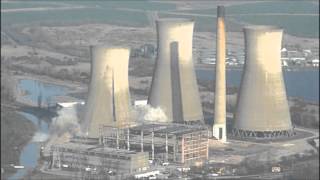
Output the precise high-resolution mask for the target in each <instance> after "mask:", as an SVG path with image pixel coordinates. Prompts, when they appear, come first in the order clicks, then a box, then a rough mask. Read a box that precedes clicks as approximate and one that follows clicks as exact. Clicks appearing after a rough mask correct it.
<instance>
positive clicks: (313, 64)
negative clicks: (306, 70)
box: [311, 59, 319, 67]
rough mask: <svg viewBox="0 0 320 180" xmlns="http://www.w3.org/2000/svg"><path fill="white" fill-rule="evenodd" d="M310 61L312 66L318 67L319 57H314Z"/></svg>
mask: <svg viewBox="0 0 320 180" xmlns="http://www.w3.org/2000/svg"><path fill="white" fill-rule="evenodd" d="M311 62H312V66H313V67H319V59H314V60H312V61H311Z"/></svg>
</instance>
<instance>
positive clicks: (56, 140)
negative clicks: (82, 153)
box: [47, 105, 82, 146]
mask: <svg viewBox="0 0 320 180" xmlns="http://www.w3.org/2000/svg"><path fill="white" fill-rule="evenodd" d="M80 106H82V105H74V106H71V107H65V108H62V109H60V110H59V111H58V112H57V114H58V116H57V117H55V118H54V119H53V120H52V123H51V126H50V129H49V135H50V136H49V142H47V146H50V145H52V144H62V143H65V142H69V141H70V138H71V137H73V136H76V135H81V134H82V133H81V129H80V122H79V119H80V118H79V116H78V115H79V113H78V111H79V110H78V109H79V108H81V107H80Z"/></svg>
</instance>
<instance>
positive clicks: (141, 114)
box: [133, 105, 167, 123]
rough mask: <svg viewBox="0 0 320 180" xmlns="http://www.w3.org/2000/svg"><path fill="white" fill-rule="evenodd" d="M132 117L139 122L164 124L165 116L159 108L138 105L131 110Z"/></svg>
mask: <svg viewBox="0 0 320 180" xmlns="http://www.w3.org/2000/svg"><path fill="white" fill-rule="evenodd" d="M133 116H134V117H135V119H136V121H137V122H138V123H139V122H166V121H167V116H166V115H165V113H164V112H163V110H162V109H161V108H160V107H157V108H153V107H151V106H150V105H138V106H135V107H134V109H133Z"/></svg>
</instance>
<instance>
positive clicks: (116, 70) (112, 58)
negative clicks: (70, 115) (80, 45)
mask: <svg viewBox="0 0 320 180" xmlns="http://www.w3.org/2000/svg"><path fill="white" fill-rule="evenodd" d="M129 53H130V51H129V49H127V48H123V47H110V46H94V47H91V60H92V61H91V80H90V85H89V94H88V98H87V102H86V110H85V115H84V126H83V130H84V132H86V133H87V134H88V136H90V137H98V135H99V129H100V128H102V126H103V125H105V126H114V127H123V126H126V125H127V124H128V123H130V122H131V120H130V116H129V110H130V95H129V81H128V65H129Z"/></svg>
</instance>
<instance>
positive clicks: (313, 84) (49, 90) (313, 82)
mask: <svg viewBox="0 0 320 180" xmlns="http://www.w3.org/2000/svg"><path fill="white" fill-rule="evenodd" d="M196 74H197V76H198V78H199V79H202V80H212V79H213V78H214V70H197V71H196ZM241 74H242V71H241V70H228V71H227V86H229V87H230V86H237V87H238V86H239V85H240V82H241ZM284 79H285V84H286V89H287V95H288V96H294V97H302V98H303V99H305V100H308V101H313V102H316V103H319V71H318V70H308V71H286V72H284ZM18 88H19V89H20V90H22V91H24V92H27V94H26V95H25V97H24V98H26V99H28V100H31V101H33V102H36V101H37V99H38V98H37V97H38V96H39V94H41V95H42V96H43V99H50V98H51V97H53V96H61V95H66V94H67V92H68V88H66V87H63V86H59V85H55V84H50V83H44V82H41V81H37V80H31V79H23V80H20V81H19V85H18ZM22 115H23V116H25V117H26V118H27V119H28V120H30V121H31V122H33V123H34V124H35V125H36V126H37V129H38V131H37V132H36V133H35V136H34V138H33V139H32V141H31V142H29V143H28V144H27V145H26V146H25V147H24V149H23V150H22V153H21V155H20V165H23V166H25V169H19V170H18V171H17V172H16V173H15V174H14V175H13V176H11V177H10V178H9V179H10V180H15V179H20V178H22V177H23V176H25V175H26V174H27V172H28V171H29V170H32V169H34V168H35V167H36V166H37V160H38V158H39V156H40V153H39V151H40V143H39V141H41V140H43V139H45V138H46V136H47V133H48V129H49V125H48V124H47V123H46V122H45V121H41V120H40V119H38V118H37V117H36V116H34V115H32V114H28V113H22Z"/></svg>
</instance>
